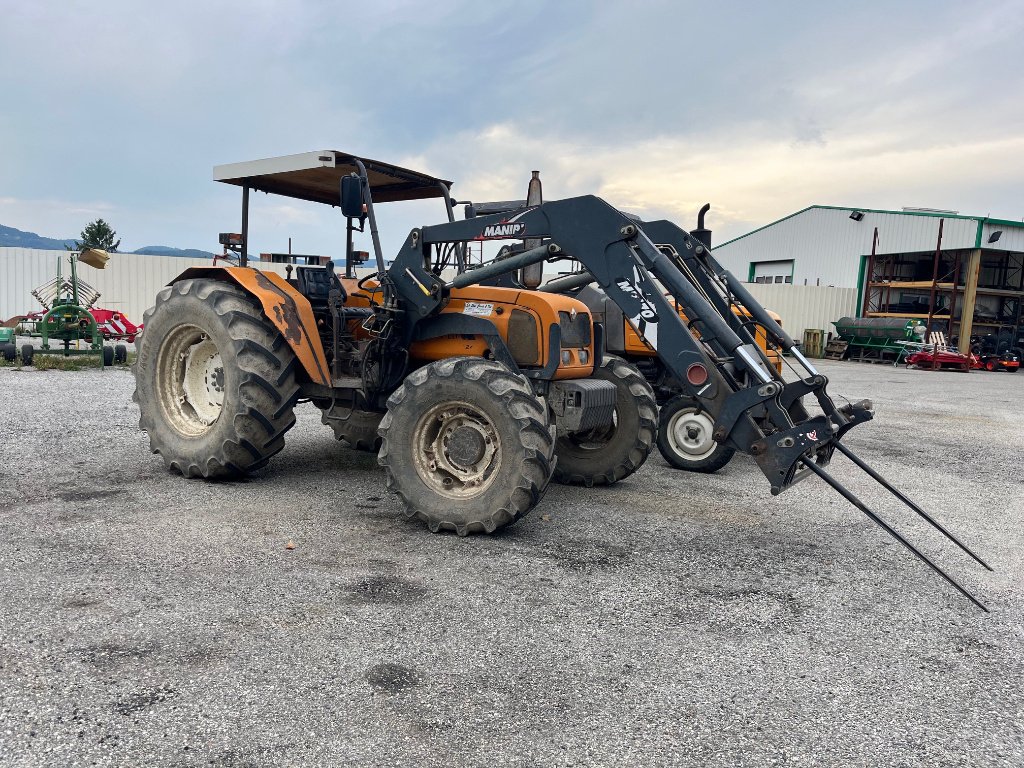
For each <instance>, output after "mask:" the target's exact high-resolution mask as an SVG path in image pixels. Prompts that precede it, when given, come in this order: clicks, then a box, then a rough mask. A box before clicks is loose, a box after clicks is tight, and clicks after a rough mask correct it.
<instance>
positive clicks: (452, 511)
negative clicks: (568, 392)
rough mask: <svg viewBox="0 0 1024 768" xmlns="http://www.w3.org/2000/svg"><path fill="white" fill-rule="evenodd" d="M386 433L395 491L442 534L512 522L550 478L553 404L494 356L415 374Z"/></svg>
mask: <svg viewBox="0 0 1024 768" xmlns="http://www.w3.org/2000/svg"><path fill="white" fill-rule="evenodd" d="M380 435H381V438H382V444H381V448H380V453H379V454H378V458H377V460H378V462H379V463H380V465H381V466H382V467H384V469H385V472H386V475H387V486H388V489H389V490H391V491H393V492H394V493H396V494H398V496H399V498H401V500H402V503H403V505H404V506H405V512H406V514H407V515H408V516H409V517H416V518H419V519H420V520H423V521H424V522H425V523H426V524H427V526H428V527H429V528H430V530H431V531H433V532H435V533H437V532H438V531H442V530H450V531H455V532H456V533H457V534H459V535H460V536H466V535H467V534H470V533H493V532H494V531H496V530H497V529H499V528H504V527H505V526H507V525H511V524H512V523H514V522H515V521H516V520H518V519H519V518H520V517H522V516H523V515H525V514H526V513H527V512H529V511H530V510H531V509H533V508H534V507H535V506H536V505H537V503H538V502H539V501H540V499H541V497H542V496H543V495H544V491H545V490H546V488H547V485H548V481H549V480H550V479H551V470H552V465H553V463H554V436H553V435H552V430H551V426H550V422H549V421H548V412H547V408H546V407H545V405H544V403H543V402H542V401H541V400H540V399H539V398H538V397H537V396H536V395H535V394H534V392H533V388H532V387H531V386H530V383H529V381H528V380H527V379H526V378H525V377H524V376H521V375H519V374H516V373H513V372H512V371H510V370H509V369H508V368H506V367H505V366H504V365H502V364H501V363H498V362H495V361H493V360H483V359H481V358H475V357H454V358H449V359H446V360H440V361H438V362H436V363H432V364H431V365H428V366H426V367H424V368H420V369H418V370H416V371H414V372H413V373H411V374H409V376H408V377H406V379H405V381H404V382H403V384H402V386H401V387H399V388H398V390H397V391H396V392H395V393H394V394H393V395H392V396H391V397H390V398H389V399H388V411H387V413H386V414H385V415H384V419H383V420H382V421H381V423H380Z"/></svg>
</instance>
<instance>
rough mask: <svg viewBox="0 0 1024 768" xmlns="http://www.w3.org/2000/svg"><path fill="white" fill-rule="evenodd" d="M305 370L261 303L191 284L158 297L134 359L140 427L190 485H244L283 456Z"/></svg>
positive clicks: (224, 286) (226, 288)
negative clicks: (241, 479)
mask: <svg viewBox="0 0 1024 768" xmlns="http://www.w3.org/2000/svg"><path fill="white" fill-rule="evenodd" d="M295 368H296V361H295V355H294V354H293V353H292V351H291V349H290V348H289V346H288V344H287V343H286V342H285V340H284V338H283V337H282V336H281V334H280V333H279V332H278V331H277V329H276V328H275V327H274V326H273V325H271V323H270V322H269V321H268V320H267V319H266V317H265V316H264V315H263V312H262V310H261V309H260V307H259V305H258V304H257V303H256V301H255V300H254V299H253V298H252V297H251V296H249V295H248V294H246V293H245V292H243V291H242V290H241V289H239V288H238V287H236V286H235V285H233V284H231V283H226V282H222V281H219V280H205V279H203V280H182V281H181V282H178V283H175V284H174V285H172V286H170V287H168V288H164V289H163V290H162V291H160V293H159V294H158V295H157V298H156V306H155V307H153V309H151V310H149V311H148V312H147V313H146V333H145V334H143V335H142V336H141V337H140V338H139V342H138V355H137V357H136V360H135V395H134V399H135V401H136V402H137V403H138V404H139V411H140V418H139V426H140V427H141V428H142V429H144V430H145V431H146V432H147V433H148V434H149V444H150V448H151V449H152V450H153V452H154V453H159V454H160V455H161V456H162V457H163V460H164V463H166V464H167V466H168V467H169V468H170V469H173V470H175V471H178V472H180V473H181V474H183V475H185V476H186V477H203V478H226V477H238V476H240V475H244V474H246V473H247V472H251V471H252V470H255V469H259V468H260V467H262V466H263V465H265V464H266V463H267V462H268V461H269V460H270V457H271V456H273V455H274V454H276V453H277V452H278V451H280V450H281V449H282V448H283V447H284V434H285V432H287V431H288V430H289V429H291V427H292V425H293V424H294V423H295V415H294V413H293V409H294V406H295V402H296V401H297V400H298V397H299V388H298V385H297V384H296V381H295Z"/></svg>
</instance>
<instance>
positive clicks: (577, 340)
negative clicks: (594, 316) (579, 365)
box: [558, 312, 590, 349]
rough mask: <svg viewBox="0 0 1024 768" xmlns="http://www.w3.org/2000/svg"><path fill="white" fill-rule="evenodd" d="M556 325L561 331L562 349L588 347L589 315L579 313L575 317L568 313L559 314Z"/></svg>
mask: <svg viewBox="0 0 1024 768" xmlns="http://www.w3.org/2000/svg"><path fill="white" fill-rule="evenodd" d="M558 325H559V326H560V327H561V329H562V349H579V348H581V347H589V346H590V315H589V314H587V313H586V312H579V313H577V314H576V317H573V316H572V315H571V314H570V313H568V312H559V313H558Z"/></svg>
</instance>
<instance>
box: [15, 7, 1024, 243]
mask: <svg viewBox="0 0 1024 768" xmlns="http://www.w3.org/2000/svg"><path fill="white" fill-rule="evenodd" d="M0 19H2V20H3V21H2V23H0V99H2V108H0V150H2V154H0V224H5V225H8V226H14V227H17V228H19V229H26V230H31V231H36V232H39V233H40V234H44V235H48V236H52V237H67V236H75V235H76V234H77V233H78V232H79V231H80V230H81V228H82V227H83V226H84V224H85V223H87V222H88V221H90V220H92V219H94V218H96V217H97V216H102V217H104V218H105V219H107V220H108V221H110V222H111V223H112V224H113V225H114V226H115V228H116V229H117V230H118V232H119V234H120V235H121V236H122V237H123V241H124V242H123V244H122V249H123V250H130V249H134V248H137V247H140V246H144V245H153V244H162V245H173V246H178V247H194V248H203V249H206V250H215V249H216V237H217V233H218V232H219V231H227V230H232V229H237V228H238V226H239V221H238V220H239V213H238V203H239V193H238V191H237V190H236V188H234V187H228V186H226V185H221V184H215V183H214V182H212V181H211V171H212V167H213V166H214V165H216V164H219V163H227V162H235V161H240V160H250V159H255V158H260V157H269V156H275V155H284V154H292V153H295V152H304V151H310V150H317V149H341V150H344V151H347V152H353V153H357V154H362V155H365V156H368V157H373V158H377V159H380V160H389V161H392V162H396V163H399V164H402V165H407V166H410V167H413V168H417V169H421V170H424V171H429V172H432V173H435V174H437V175H439V176H443V177H445V178H450V179H454V180H455V182H456V184H455V187H454V190H453V191H454V194H455V196H456V197H458V198H460V199H475V200H489V199H508V198H515V197H522V196H524V195H525V188H526V183H527V180H528V179H529V175H530V171H531V170H533V169H538V170H540V171H541V177H542V179H543V181H544V190H545V196H546V197H547V198H548V199H553V198H558V197H567V196H571V195H575V194H581V193H596V194H598V195H601V196H602V197H604V198H606V199H607V200H608V201H609V202H611V203H613V204H614V205H617V206H619V207H621V208H624V209H626V210H630V211H633V212H636V213H638V214H640V215H642V216H645V217H668V218H672V219H675V220H676V221H678V222H680V223H682V224H684V225H686V226H691V225H692V222H693V220H694V217H695V215H696V211H697V209H698V208H699V207H700V206H701V204H703V203H704V202H705V201H710V202H711V203H712V205H713V210H712V215H711V217H710V218H709V225H710V226H712V228H713V229H714V230H715V237H716V240H718V241H719V242H722V241H724V240H725V239H728V238H730V237H734V236H737V235H740V234H743V233H744V232H746V231H749V230H750V229H753V228H755V227H757V226H760V225H763V224H765V223H768V222H770V221H773V220H775V219H777V218H779V217H781V216H784V215H787V214H789V213H792V212H793V211H796V210H799V209H800V208H803V207H805V206H807V205H811V204H815V203H817V204H829V205H851V206H861V207H874V208H897V209H898V208H900V207H901V206H905V205H911V206H927V207H935V208H949V209H956V210H959V211H961V212H962V213H970V214H991V215H993V216H999V217H1004V218H1014V219H1020V218H1022V217H1024V0H1008V1H1005V2H999V1H998V0H995V1H989V2H940V1H939V0H929V1H927V2H903V3H894V2H859V3H853V4H851V3H831V2H828V3H823V2H803V3H796V2H771V3H768V2H763V3H754V2H730V1H729V0H718V1H717V2H711V3H709V2H706V1H705V2H699V3H697V2H693V3H691V2H683V1H682V0H674V1H665V2H661V1H660V0H652V1H650V2H645V1H644V0H633V1H632V2H582V1H581V0H561V1H560V2H542V1H541V0H519V1H518V2H514V3H506V2H499V1H497V0H493V1H492V2H479V0H476V1H475V2H463V0H431V2H415V1H414V0H374V2H372V3H361V4H356V3H346V2H313V1H312V0H246V1H245V2H239V3H233V2H213V1H212V0H204V1H203V2H189V1H182V0H179V1H178V2H174V3H160V4H156V3H137V2H120V1H117V0H92V1H91V2H88V3H86V2H75V1H74V0H63V2H53V1H51V0H35V2H28V1H27V0H0ZM382 208H390V209H392V210H387V211H382V212H381V218H382V228H383V229H384V230H385V232H386V233H388V234H386V236H385V247H386V249H389V250H390V249H392V248H393V247H396V246H395V245H394V244H396V243H397V242H398V241H400V240H401V239H402V237H403V236H404V234H405V232H407V231H408V229H409V227H411V226H414V225H418V224H425V223H433V222H434V221H436V220H438V218H439V215H440V213H441V210H440V207H439V204H438V203H437V202H431V203H429V204H428V203H418V204H401V203H399V204H395V205H392V206H382ZM400 209H401V210H400ZM339 217H340V215H339V214H337V213H336V212H334V211H330V210H327V209H323V208H322V207H321V206H315V205H313V204H305V203H297V204H290V203H289V201H286V200H283V199H274V198H270V197H264V196H262V195H260V196H258V197H257V198H254V205H253V230H252V238H253V242H254V245H255V246H256V248H257V249H262V250H284V249H285V248H286V247H287V239H288V237H289V236H291V237H292V238H293V242H294V249H295V250H296V251H297V252H305V253H329V254H332V255H336V256H337V255H339V254H340V253H341V243H342V242H343V241H342V237H341V221H340V218H339ZM391 233H397V234H391Z"/></svg>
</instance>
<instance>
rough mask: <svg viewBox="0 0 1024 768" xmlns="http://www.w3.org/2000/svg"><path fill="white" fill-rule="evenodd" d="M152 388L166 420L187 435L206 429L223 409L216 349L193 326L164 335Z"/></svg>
mask: <svg viewBox="0 0 1024 768" xmlns="http://www.w3.org/2000/svg"><path fill="white" fill-rule="evenodd" d="M156 374H157V381H156V391H157V394H158V400H159V402H160V406H161V409H162V411H163V413H164V416H165V418H166V419H167V422H168V423H169V424H170V425H171V426H172V427H173V428H174V429H175V430H177V431H178V432H180V433H181V434H183V435H185V436H187V437H197V436H199V435H202V434H203V433H205V432H206V431H207V430H209V429H210V427H212V426H213V425H214V424H215V423H216V422H217V419H219V418H220V414H221V412H222V411H223V410H224V391H225V380H224V377H225V374H224V364H223V361H222V360H221V355H220V350H218V349H217V345H216V344H215V343H214V342H213V340H212V339H211V338H210V337H209V336H208V335H207V334H206V332H205V331H203V330H202V329H200V328H197V327H196V326H194V325H182V326H178V327H177V328H175V329H174V330H172V331H171V332H170V333H169V334H167V336H166V338H165V339H164V343H163V344H162V346H161V347H160V351H159V353H158V358H157V365H156Z"/></svg>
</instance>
